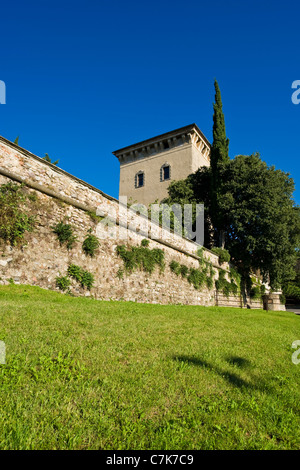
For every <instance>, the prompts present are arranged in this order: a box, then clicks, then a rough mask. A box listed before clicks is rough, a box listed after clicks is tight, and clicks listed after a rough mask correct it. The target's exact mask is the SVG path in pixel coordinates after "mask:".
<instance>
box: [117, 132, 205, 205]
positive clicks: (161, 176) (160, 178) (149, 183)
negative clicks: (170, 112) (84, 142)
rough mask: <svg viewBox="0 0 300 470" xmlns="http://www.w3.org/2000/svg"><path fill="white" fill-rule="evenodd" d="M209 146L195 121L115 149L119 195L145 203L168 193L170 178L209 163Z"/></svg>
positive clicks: (184, 176)
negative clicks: (118, 169)
mask: <svg viewBox="0 0 300 470" xmlns="http://www.w3.org/2000/svg"><path fill="white" fill-rule="evenodd" d="M210 148H211V145H210V143H209V141H208V140H207V138H206V137H205V136H204V135H203V134H202V132H201V131H200V129H199V128H198V126H197V125H196V124H191V125H189V126H185V127H181V128H180V129H176V130H174V131H171V132H167V133H166V134H162V135H158V136H156V137H152V138H151V139H147V140H144V141H142V142H139V143H137V144H133V145H130V146H128V147H124V148H122V149H120V150H116V151H115V152H113V154H114V155H115V156H116V157H117V158H118V160H119V162H120V187H119V196H127V198H128V202H132V203H133V202H139V203H141V204H145V205H146V206H148V205H149V204H151V203H153V202H154V201H155V200H158V201H159V202H160V201H161V200H162V199H164V198H165V197H167V196H168V191H167V189H168V186H169V184H170V183H171V181H177V180H181V179H184V178H186V177H187V176H188V175H190V174H191V173H194V172H195V171H196V170H197V169H198V168H199V167H201V166H209V165H210Z"/></svg>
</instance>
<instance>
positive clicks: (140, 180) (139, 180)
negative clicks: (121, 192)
mask: <svg viewBox="0 0 300 470" xmlns="http://www.w3.org/2000/svg"><path fill="white" fill-rule="evenodd" d="M142 186H144V173H138V174H137V175H136V187H137V188H141V187H142Z"/></svg>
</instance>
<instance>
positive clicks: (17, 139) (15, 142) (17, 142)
mask: <svg viewBox="0 0 300 470" xmlns="http://www.w3.org/2000/svg"><path fill="white" fill-rule="evenodd" d="M14 144H16V145H19V136H18V137H16V138H15V140H14Z"/></svg>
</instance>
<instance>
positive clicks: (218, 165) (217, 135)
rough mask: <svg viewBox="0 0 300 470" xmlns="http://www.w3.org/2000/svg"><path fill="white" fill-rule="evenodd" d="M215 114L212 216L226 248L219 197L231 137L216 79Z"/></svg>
mask: <svg viewBox="0 0 300 470" xmlns="http://www.w3.org/2000/svg"><path fill="white" fill-rule="evenodd" d="M213 106H214V114H213V123H214V124H213V144H212V148H211V159H210V162H211V218H212V222H213V226H214V231H215V239H216V243H217V245H219V246H221V247H222V248H224V244H225V234H224V231H223V227H222V225H223V224H222V214H221V211H220V208H219V199H220V197H221V195H222V172H223V170H224V169H225V167H226V165H227V163H228V162H229V161H230V159H229V154H228V150H229V139H227V137H226V129H225V119H224V114H223V106H222V99H221V92H220V88H219V85H218V82H217V80H215V103H214V105H213Z"/></svg>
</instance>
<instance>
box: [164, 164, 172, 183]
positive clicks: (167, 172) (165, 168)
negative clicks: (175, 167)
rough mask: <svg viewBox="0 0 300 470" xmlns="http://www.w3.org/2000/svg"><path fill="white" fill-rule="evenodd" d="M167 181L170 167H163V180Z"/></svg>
mask: <svg viewBox="0 0 300 470" xmlns="http://www.w3.org/2000/svg"><path fill="white" fill-rule="evenodd" d="M168 179H170V167H169V166H164V167H163V180H168Z"/></svg>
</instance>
